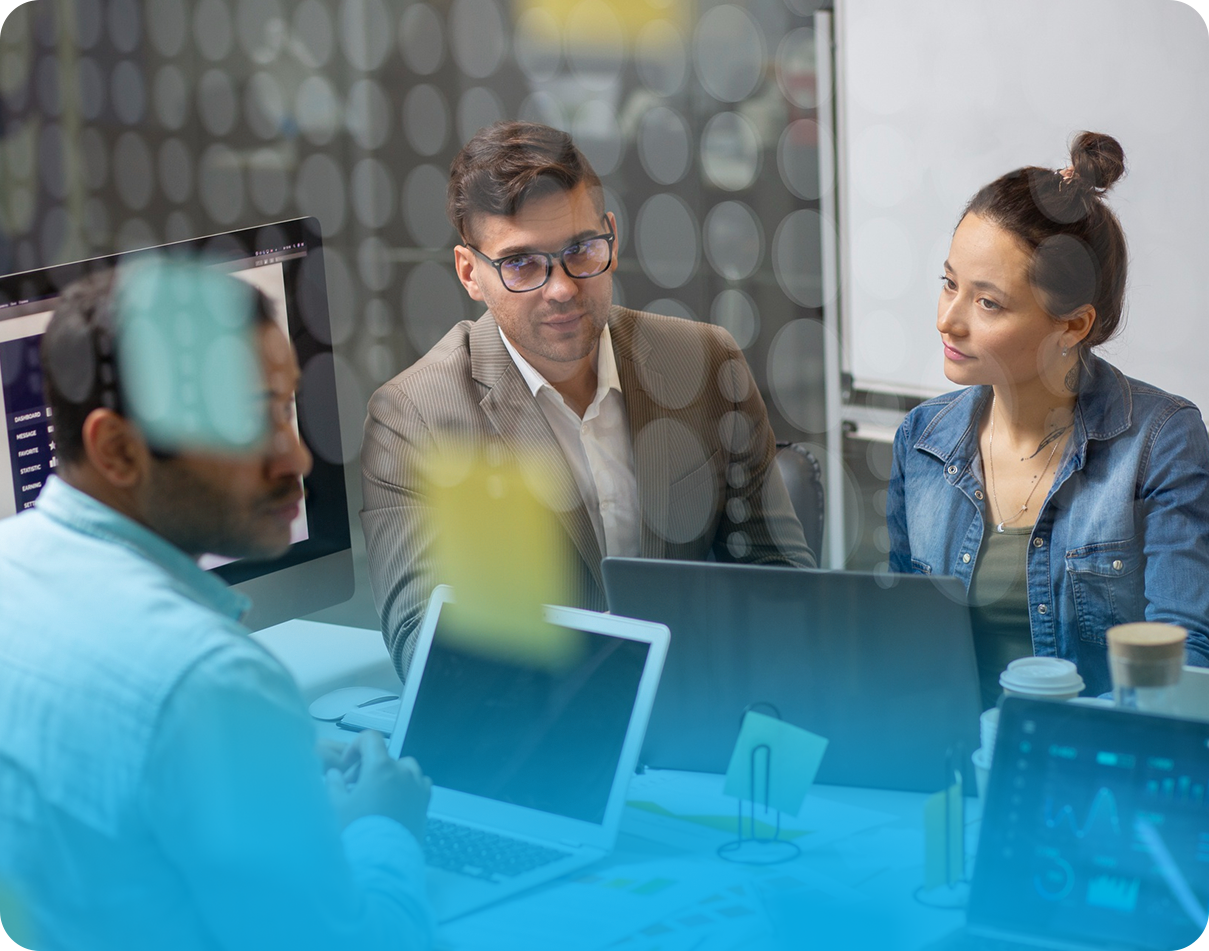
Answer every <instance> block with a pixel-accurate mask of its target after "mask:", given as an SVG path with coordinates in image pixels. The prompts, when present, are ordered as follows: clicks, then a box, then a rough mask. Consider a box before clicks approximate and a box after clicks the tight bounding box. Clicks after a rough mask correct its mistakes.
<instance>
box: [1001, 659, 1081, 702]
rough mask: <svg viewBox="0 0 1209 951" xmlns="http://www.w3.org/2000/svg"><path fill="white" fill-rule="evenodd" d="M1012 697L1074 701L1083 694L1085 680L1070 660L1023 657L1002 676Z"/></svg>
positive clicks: (1004, 690) (1004, 689) (1003, 683)
mask: <svg viewBox="0 0 1209 951" xmlns="http://www.w3.org/2000/svg"><path fill="white" fill-rule="evenodd" d="M999 686H1001V687H1002V688H1003V692H1004V694H1005V695H1007V696H1009V697H1029V698H1031V699H1034V700H1073V699H1074V698H1075V697H1077V696H1079V694H1080V693H1081V692H1082V690H1083V686H1084V684H1083V678H1082V677H1080V676H1079V671H1078V670H1076V669H1075V665H1074V664H1072V663H1071V662H1070V661H1069V660H1063V659H1062V658H1060V657H1021V658H1020V659H1019V660H1014V661H1012V662H1011V663H1010V664H1008V665H1007V670H1005V671H1004V672H1003V673H1001V674H1000V675H999Z"/></svg>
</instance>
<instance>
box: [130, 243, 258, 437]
mask: <svg viewBox="0 0 1209 951" xmlns="http://www.w3.org/2000/svg"><path fill="white" fill-rule="evenodd" d="M254 306H255V298H254V297H253V291H252V288H250V287H249V286H248V285H247V284H245V283H243V282H242V281H239V280H236V279H235V278H233V277H231V276H229V275H226V274H222V273H220V272H218V271H216V270H214V269H213V268H211V267H206V266H205V265H203V264H202V263H201V262H197V261H180V260H172V261H170V260H167V259H164V258H161V257H144V258H141V259H139V260H138V261H137V262H136V263H134V264H132V265H128V266H126V267H125V268H123V269H122V271H121V273H120V278H119V283H118V296H117V321H116V324H117V328H116V329H117V332H118V340H117V346H118V353H119V359H120V360H121V364H122V371H123V376H124V380H123V383H124V392H125V395H126V398H127V401H128V405H127V407H126V409H127V412H128V413H129V414H130V415H131V416H133V418H134V419H135V420H136V421H137V422H138V424H139V427H140V428H141V429H142V431H143V433H144V435H146V437H147V439H148V442H150V443H151V444H152V445H153V446H155V447H156V448H158V449H164V450H168V451H176V450H218V451H232V450H234V451H247V450H249V449H252V448H254V447H256V446H257V445H258V444H259V443H260V441H261V440H262V439H263V438H264V435H265V431H266V429H267V424H268V418H267V416H266V413H265V406H264V398H263V396H262V394H261V390H262V388H263V386H264V381H263V380H262V379H261V366H260V356H259V351H258V347H257V341H256V336H255V327H254V325H253V315H254Z"/></svg>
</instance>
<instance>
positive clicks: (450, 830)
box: [424, 819, 571, 882]
mask: <svg viewBox="0 0 1209 951" xmlns="http://www.w3.org/2000/svg"><path fill="white" fill-rule="evenodd" d="M570 854H571V853H570V852H563V851H560V850H559V849H549V848H546V847H545V846H541V845H534V844H533V843H532V842H525V841H523V840H521V839H513V838H510V837H509V836H506V835H498V834H496V833H494V832H484V831H483V830H481V829H471V828H469V827H468V826H462V825H458V824H456V823H453V822H445V821H443V820H441V819H429V820H428V828H427V831H426V832H425V833H424V856H425V858H426V860H427V861H428V864H429V865H431V866H432V867H433V868H439V869H445V870H446V871H449V872H456V873H457V874H459V875H468V876H470V877H471V878H478V879H482V880H483V881H487V882H501V881H504V880H505V879H508V878H515V877H516V876H517V875H523V874H524V873H525V872H531V871H533V869H535V868H540V867H541V866H543V865H549V864H550V863H551V862H557V861H558V860H559V859H565V858H567V857H568V856H569V855H570Z"/></svg>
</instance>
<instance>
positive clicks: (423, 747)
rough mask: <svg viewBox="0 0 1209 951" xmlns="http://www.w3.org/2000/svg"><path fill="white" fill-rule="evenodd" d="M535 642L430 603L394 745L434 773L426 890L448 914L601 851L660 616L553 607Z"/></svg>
mask: <svg viewBox="0 0 1209 951" xmlns="http://www.w3.org/2000/svg"><path fill="white" fill-rule="evenodd" d="M533 628H534V629H533V636H532V638H521V639H516V638H515V637H513V638H498V637H492V636H483V632H482V631H478V630H471V629H468V627H467V626H466V625H465V624H464V623H460V622H459V618H458V614H457V605H456V601H455V600H454V595H453V591H452V589H451V588H449V587H448V586H441V587H438V588H437V589H436V590H435V591H434V592H433V595H432V598H431V600H430V601H429V605H428V610H427V613H426V614H425V617H424V622H423V625H422V627H421V629H420V634H419V639H418V641H417V645H416V652H415V656H414V658H413V659H412V662H411V668H410V670H409V672H408V675H407V682H406V684H405V686H404V690H403V696H402V697H401V699H400V708H399V718H398V722H397V723H396V725H395V728H394V730H393V731H392V735H391V743H390V752H391V755H392V756H394V757H396V758H398V757H401V756H414V757H415V758H416V759H417V760H418V761H419V762H420V764H421V765H422V767H423V769H424V771H425V772H426V773H427V774H428V775H429V776H430V777H432V781H433V789H432V801H431V804H430V806H429V812H428V827H427V833H426V837H425V843H424V851H425V856H426V861H427V865H428V891H429V897H430V898H431V900H432V905H433V908H434V910H435V912H436V915H437V919H438V920H439V921H448V920H450V919H452V918H456V917H458V916H460V915H464V914H466V913H467V912H469V911H473V910H475V909H477V908H481V907H483V906H485V905H489V904H492V903H493V902H497V901H499V900H501V899H503V898H507V897H509V896H510V895H514V894H516V893H517V892H520V891H523V890H525V889H527V888H531V887H533V886H534V885H538V884H541V883H543V882H547V881H550V880H552V879H555V878H558V877H560V876H563V875H566V874H567V873H568V872H571V871H574V870H576V869H579V868H582V867H583V866H585V865H589V864H591V863H592V862H595V861H596V860H598V859H600V858H603V857H604V856H606V855H607V854H608V853H609V852H610V851H612V849H613V845H614V842H615V841H616V838H617V830H618V826H619V825H620V822H621V814H622V810H623V808H624V806H625V796H626V789H627V787H628V785H629V780H630V777H631V776H632V775H633V774H634V769H635V766H636V765H637V762H638V752H639V750H640V748H641V746H642V737H643V732H644V730H645V729H646V725H647V718H648V716H649V714H650V711H651V704H652V702H653V700H654V698H655V689H656V687H657V685H658V683H659V674H660V671H661V669H662V667H663V660H664V657H665V656H666V654H667V646H668V639H669V635H668V630H667V628H666V627H664V626H662V625H660V624H651V623H647V622H642V621H633V620H628V619H625V618H616V617H610V616H608V615H604V614H597V613H595V612H591V611H582V610H577V609H573V608H559V607H548V608H546V609H545V617H544V623H543V622H542V620H541V619H536V620H535V623H534V625H533Z"/></svg>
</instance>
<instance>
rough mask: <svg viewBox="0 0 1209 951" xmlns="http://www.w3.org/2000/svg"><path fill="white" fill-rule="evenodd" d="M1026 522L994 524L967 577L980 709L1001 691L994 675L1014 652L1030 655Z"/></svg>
mask: <svg viewBox="0 0 1209 951" xmlns="http://www.w3.org/2000/svg"><path fill="white" fill-rule="evenodd" d="M1032 533H1033V529H1032V527H1031V526H1029V527H1025V528H1011V527H1008V528H1005V529H1004V530H1003V532H1002V533H1000V532H998V531H996V530H995V529H994V528H993V527H992V528H991V529H990V531H988V532H987V533H986V536H985V538H984V539H983V542H982V551H980V552H979V553H978V562H977V564H976V565H975V566H974V574H973V576H972V577H971V578H970V623H971V625H972V626H973V629H974V657H975V659H976V660H977V661H978V682H979V685H980V687H981V689H982V706H983V709H984V710H985V709H987V708H989V707H993V706H994V705H995V704H996V703H997V702H998V700H999V694H1000V693H1001V692H1002V691H1001V689H1000V687H999V675H1000V673H1002V672H1003V670H1004V668H1005V667H1007V665H1008V664H1009V663H1010V662H1011V661H1013V660H1016V659H1017V658H1018V657H1031V656H1032V654H1033V640H1032V636H1031V635H1030V633H1029V623H1028V578H1027V575H1026V564H1027V558H1028V547H1029V536H1030V535H1032Z"/></svg>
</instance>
